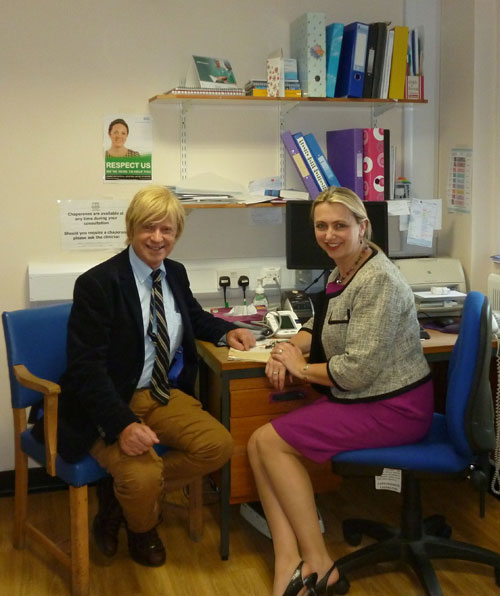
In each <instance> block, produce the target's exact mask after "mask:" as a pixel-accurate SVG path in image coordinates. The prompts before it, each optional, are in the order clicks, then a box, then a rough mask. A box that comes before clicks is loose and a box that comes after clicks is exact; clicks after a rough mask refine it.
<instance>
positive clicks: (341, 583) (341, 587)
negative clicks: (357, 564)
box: [334, 575, 351, 594]
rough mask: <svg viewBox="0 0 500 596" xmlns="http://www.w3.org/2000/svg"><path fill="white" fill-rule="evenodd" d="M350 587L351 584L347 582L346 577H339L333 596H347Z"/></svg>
mask: <svg viewBox="0 0 500 596" xmlns="http://www.w3.org/2000/svg"><path fill="white" fill-rule="evenodd" d="M350 587H351V584H350V583H349V580H348V579H347V577H344V576H343V575H341V576H340V578H339V580H338V582H337V583H336V584H335V591H334V593H335V594H347V592H349V588H350Z"/></svg>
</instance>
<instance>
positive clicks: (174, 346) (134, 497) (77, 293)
mask: <svg viewBox="0 0 500 596" xmlns="http://www.w3.org/2000/svg"><path fill="white" fill-rule="evenodd" d="M126 226H127V242H128V246H127V248H126V249H125V250H124V251H122V252H120V253H119V254H117V255H115V256H113V257H112V258H110V259H108V260H107V261H105V262H104V263H101V264H100V265H97V266H96V267H94V268H92V269H90V270H89V271H87V272H86V273H84V274H83V275H81V276H80V277H79V278H78V279H77V281H76V283H75V288H74V301H73V307H72V310H71V315H70V319H69V325H68V344H67V351H68V365H67V369H66V372H65V373H64V375H63V377H62V379H61V388H62V392H61V397H60V403H59V419H60V422H59V429H60V432H59V448H60V454H61V456H62V457H63V458H65V459H66V460H68V461H75V460H78V459H79V458H80V457H81V456H82V455H83V454H84V453H85V452H87V451H90V453H91V454H92V455H93V456H94V457H95V458H96V459H97V461H98V462H99V463H100V464H101V465H102V466H103V467H104V468H106V469H107V470H108V471H109V473H110V479H109V480H108V479H107V480H106V481H104V482H102V483H100V484H99V486H98V487H97V488H98V490H97V495H98V499H99V511H98V514H97V516H96V518H95V520H94V523H93V531H94V537H95V539H96V543H97V545H98V547H99V548H100V550H101V551H102V552H104V553H105V554H106V555H108V556H112V555H114V554H115V552H116V550H117V545H118V531H119V528H120V525H121V523H122V522H124V523H125V525H126V529H127V535H128V547H129V552H130V555H131V557H132V558H133V559H134V560H135V561H136V562H138V563H140V564H143V565H148V566H159V565H162V564H163V563H164V561H165V558H166V554H165V549H164V546H163V544H162V542H161V540H160V538H159V536H158V533H157V531H156V526H157V525H158V523H159V521H160V519H161V514H160V499H161V496H162V494H163V492H164V489H165V487H167V488H168V489H172V488H177V487H180V486H183V485H185V484H187V483H188V482H190V481H191V480H192V479H193V478H195V477H196V476H200V475H205V474H208V473H210V472H212V471H214V470H216V469H218V468H220V467H221V466H222V465H223V464H224V463H225V462H226V461H227V460H228V459H229V457H230V455H231V451H232V439H231V436H230V434H229V432H228V431H227V429H226V428H225V427H224V426H222V425H221V424H220V423H219V422H218V421H217V420H215V419H214V418H213V417H212V416H210V415H209V414H208V413H207V412H205V411H204V410H203V409H202V407H201V404H200V402H199V401H198V400H196V399H195V398H194V397H192V396H193V394H194V383H195V379H196V375H197V353H196V345H195V339H201V340H204V341H211V342H213V343H219V342H221V341H224V340H225V341H226V342H227V344H229V345H230V346H233V347H236V348H238V349H248V348H250V347H251V346H252V345H253V344H254V343H255V340H254V337H253V335H252V334H251V332H249V331H248V330H246V329H239V328H237V327H235V326H234V325H232V324H231V323H227V322H226V321H224V320H222V319H217V318H215V317H213V316H212V315H211V314H210V313H208V312H206V311H204V310H203V309H202V307H201V306H200V304H199V303H198V302H197V301H196V299H195V298H194V296H193V294H192V293H191V290H190V287H189V280H188V277H187V274H186V270H185V268H184V266H183V265H181V264H180V263H178V262H176V261H172V260H171V259H169V258H167V257H168V256H169V255H170V253H171V252H172V250H173V248H174V246H175V243H176V241H177V239H178V238H179V236H180V235H181V233H182V231H183V229H184V209H183V207H182V205H181V203H180V202H179V200H178V198H177V197H176V196H175V195H174V194H173V193H171V192H170V191H169V190H167V189H166V188H164V187H161V186H149V187H146V188H145V189H143V190H140V191H139V192H138V193H137V194H136V195H135V196H134V198H133V199H132V202H131V203H130V206H129V208H128V210H127V214H126ZM174 370H175V371H176V375H175V379H173V378H172V376H173V375H172V371H174ZM167 371H169V372H168V376H170V379H168V378H167ZM156 443H162V444H164V445H168V446H169V447H170V448H171V449H170V450H169V451H168V452H167V453H166V454H165V455H164V456H163V457H159V456H158V455H157V454H156V452H155V450H154V449H153V446H154V445H155V444H156Z"/></svg>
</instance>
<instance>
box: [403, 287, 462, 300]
mask: <svg viewBox="0 0 500 596" xmlns="http://www.w3.org/2000/svg"><path fill="white" fill-rule="evenodd" d="M413 293H414V294H415V296H417V297H418V298H420V299H421V300H439V301H441V302H442V301H443V300H449V299H453V298H465V297H466V296H467V294H464V293H463V292H457V291H456V290H449V292H446V294H433V293H432V292H431V291H426V292H413Z"/></svg>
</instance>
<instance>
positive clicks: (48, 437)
mask: <svg viewBox="0 0 500 596" xmlns="http://www.w3.org/2000/svg"><path fill="white" fill-rule="evenodd" d="M13 368H14V375H15V377H16V379H17V380H18V382H19V383H20V384H21V385H22V386H23V387H27V388H28V389H33V390H34V391H38V392H39V393H42V395H43V420H44V433H45V457H46V465H45V467H46V469H47V472H48V473H49V474H50V475H51V476H55V475H56V455H57V401H58V398H59V393H60V392H61V387H60V386H59V385H58V384H57V383H54V382H53V381H49V380H47V379H42V378H40V377H37V376H36V375H34V374H32V373H31V372H30V371H29V370H28V369H27V368H26V367H25V366H24V364H16V365H14V367H13Z"/></svg>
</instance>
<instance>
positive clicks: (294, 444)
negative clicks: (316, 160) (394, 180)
mask: <svg viewBox="0 0 500 596" xmlns="http://www.w3.org/2000/svg"><path fill="white" fill-rule="evenodd" d="M311 214H312V218H313V222H314V230H315V236H316V241H317V242H318V244H319V246H320V247H321V248H322V249H323V250H324V251H325V252H326V253H327V255H328V256H329V257H331V259H332V266H333V264H335V268H334V269H333V271H332V272H331V274H330V277H329V279H328V283H327V286H326V289H325V293H324V296H323V300H322V304H321V305H319V306H318V307H317V308H316V313H315V316H314V318H312V319H310V320H309V321H308V322H306V323H305V324H304V325H303V327H302V329H301V330H300V331H299V332H298V333H297V334H296V335H295V336H294V337H293V338H292V339H291V341H289V342H282V343H278V344H277V345H276V347H275V348H274V349H273V351H272V353H271V357H270V359H269V361H268V363H267V365H266V375H267V377H268V379H269V381H270V383H271V384H272V386H273V387H274V388H275V389H277V390H282V389H283V388H284V385H285V378H286V376H290V377H295V378H298V379H302V380H304V381H306V382H308V383H311V384H313V386H314V388H315V389H317V391H318V398H317V399H316V400H315V401H314V402H313V403H311V404H308V405H306V406H303V407H302V408H299V409H297V410H294V411H292V412H289V413H287V414H285V415H283V416H281V417H278V418H276V419H274V420H272V421H271V422H269V423H268V424H266V425H264V426H262V427H260V428H259V429H257V430H256V431H255V432H254V434H253V435H252V437H251V438H250V441H249V443H248V454H249V458H250V463H251V465H252V469H253V472H254V476H255V480H256V483H257V488H258V490H259V495H260V499H261V502H262V505H263V508H264V512H265V514H266V518H267V521H268V524H269V528H270V530H271V534H272V538H273V545H274V552H275V575H274V585H273V596H281V595H282V594H283V595H284V596H294V595H296V594H311V595H313V594H317V595H318V596H319V595H321V594H335V593H336V592H335V589H336V583H337V581H338V579H339V573H338V570H337V569H336V567H335V563H334V562H333V560H332V558H331V557H330V555H329V554H328V551H327V549H326V545H325V542H324V540H323V537H322V535H321V530H320V527H319V523H318V517H317V512H316V505H315V501H314V493H313V487H312V484H311V480H310V478H309V475H308V473H307V470H306V468H305V467H304V465H303V463H302V461H301V457H306V458H308V459H310V460H313V461H315V462H325V461H328V460H329V459H330V458H331V457H333V456H334V455H335V454H337V453H339V452H341V451H349V450H353V449H363V448H372V447H383V446H391V445H403V444H405V443H413V442H416V441H419V440H420V439H421V438H422V437H423V436H425V434H426V433H427V430H428V429H429V426H430V424H431V420H432V414H433V405H434V399H433V387H432V381H431V377H430V371H429V367H428V364H427V362H426V360H425V357H424V355H423V351H422V346H421V342H420V333H419V323H418V320H417V314H416V310H415V303H414V298H413V293H412V291H411V289H410V287H409V285H408V283H407V282H406V280H405V279H404V278H403V276H402V275H401V273H400V272H399V270H398V269H397V267H395V266H394V264H393V263H392V262H391V261H390V260H389V259H388V258H387V257H386V255H385V254H384V253H383V252H382V250H381V249H380V248H379V247H377V245H375V244H374V243H372V242H371V241H370V237H371V224H370V221H369V219H368V216H367V213H366V209H365V207H364V205H363V202H362V201H361V200H360V198H359V197H358V196H357V195H356V194H355V193H354V192H352V191H351V190H349V189H347V188H336V187H332V188H328V189H326V190H325V191H323V192H322V193H320V194H319V195H318V197H317V198H316V200H315V201H314V203H313V205H312V210H311ZM333 261H334V263H333ZM307 353H309V354H310V355H309V359H308V360H306V357H305V354H307ZM294 570H295V571H294Z"/></svg>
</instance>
